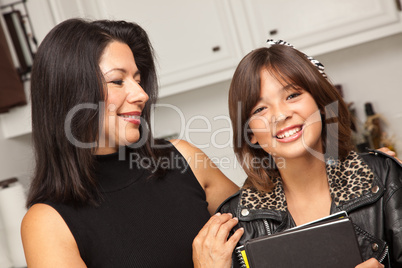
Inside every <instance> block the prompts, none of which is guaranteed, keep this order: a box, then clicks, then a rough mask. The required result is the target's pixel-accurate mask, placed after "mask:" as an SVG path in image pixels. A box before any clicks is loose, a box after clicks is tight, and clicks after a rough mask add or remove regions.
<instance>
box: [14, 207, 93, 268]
mask: <svg viewBox="0 0 402 268" xmlns="http://www.w3.org/2000/svg"><path fill="white" fill-rule="evenodd" d="M21 237H22V243H23V246H24V251H25V258H26V260H27V264H28V266H29V267H30V268H35V267H86V265H85V264H84V262H83V261H82V259H81V257H80V253H79V250H78V246H77V243H76V242H75V239H74V236H73V235H72V233H71V231H70V229H69V228H68V226H67V224H66V223H65V221H64V220H63V218H62V217H61V216H60V214H59V213H58V212H57V211H56V210H55V209H54V208H53V207H51V206H49V205H46V204H35V205H33V206H32V207H31V208H30V209H29V210H28V212H27V213H26V214H25V216H24V218H23V220H22V223H21Z"/></svg>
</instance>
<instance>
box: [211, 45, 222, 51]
mask: <svg viewBox="0 0 402 268" xmlns="http://www.w3.org/2000/svg"><path fill="white" fill-rule="evenodd" d="M220 50H221V47H220V46H215V47H213V48H212V51H213V52H218V51H220Z"/></svg>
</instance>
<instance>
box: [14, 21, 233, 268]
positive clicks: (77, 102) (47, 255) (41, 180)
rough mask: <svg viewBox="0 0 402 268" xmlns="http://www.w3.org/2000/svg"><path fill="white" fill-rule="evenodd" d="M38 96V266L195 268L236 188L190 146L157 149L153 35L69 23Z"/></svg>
mask: <svg viewBox="0 0 402 268" xmlns="http://www.w3.org/2000/svg"><path fill="white" fill-rule="evenodd" d="M31 92H32V96H31V98H32V126H33V132H32V135H33V141H34V147H35V153H36V167H35V174H34V177H33V180H32V183H31V188H30V191H29V195H28V201H27V205H28V208H29V210H28V212H27V214H26V216H25V217H24V219H23V222H22V227H21V228H22V240H23V245H24V250H25V255H26V260H27V263H28V266H29V267H30V268H34V267H41V268H43V267H52V268H53V267H192V266H193V263H192V255H191V243H192V241H193V238H194V237H195V236H196V234H197V232H198V231H199V230H200V229H201V227H202V226H203V224H204V223H205V222H207V220H208V219H209V217H210V215H211V214H212V213H213V212H214V211H215V210H216V209H217V207H218V205H219V204H220V203H221V202H222V201H223V200H224V199H225V198H226V197H228V196H230V195H231V194H233V193H234V192H236V191H237V190H238V188H237V186H236V185H235V184H233V183H232V182H231V181H230V180H228V179H227V178H226V177H225V176H224V175H223V174H222V173H221V172H220V171H219V169H217V168H216V167H215V166H213V164H212V163H211V162H210V160H209V159H208V158H207V157H206V156H205V154H203V153H202V152H201V151H200V150H198V149H196V148H194V147H193V146H191V145H189V144H188V143H186V142H184V141H175V142H174V146H173V145H172V144H171V143H169V142H164V141H154V140H153V139H152V135H151V130H150V128H149V126H150V112H151V106H152V104H153V103H155V100H156V97H157V80H156V74H155V65H154V59H153V51H152V47H151V44H150V42H149V39H148V37H147V34H146V33H145V31H144V30H143V29H142V28H141V27H140V26H138V25H137V24H134V23H127V22H123V21H94V22H88V21H84V20H80V19H71V20H67V21H65V22H62V23H61V24H59V25H57V26H56V27H55V28H54V29H53V30H52V31H51V32H50V33H49V34H48V35H47V36H46V38H45V39H44V40H43V42H42V43H41V45H40V47H39V49H38V51H37V54H36V56H35V62H34V66H33V70H32V78H31ZM201 161H204V162H205V161H206V162H207V164H204V165H201V164H200V162H201ZM197 163H198V165H197ZM235 223H236V222H235V221H234V220H231V221H229V222H227V224H229V225H230V226H231V227H233V226H234V224H235Z"/></svg>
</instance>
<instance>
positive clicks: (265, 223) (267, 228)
mask: <svg viewBox="0 0 402 268" xmlns="http://www.w3.org/2000/svg"><path fill="white" fill-rule="evenodd" d="M262 221H263V222H264V227H265V231H266V232H267V235H271V234H272V233H271V228H269V224H268V220H267V219H263V220H262Z"/></svg>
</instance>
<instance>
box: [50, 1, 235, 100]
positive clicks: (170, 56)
mask: <svg viewBox="0 0 402 268" xmlns="http://www.w3.org/2000/svg"><path fill="white" fill-rule="evenodd" d="M49 3H50V5H51V7H52V11H53V13H54V17H55V20H56V22H61V21H63V20H65V19H68V18H71V17H87V18H103V19H105V18H107V19H113V20H126V21H132V22H136V23H138V24H139V25H141V26H142V27H143V28H144V29H145V30H146V31H147V33H148V35H149V37H150V39H151V42H152V44H153V47H154V49H155V52H156V56H157V67H158V74H159V79H160V84H161V90H160V96H161V97H163V96H167V95H171V94H175V93H179V92H183V91H186V90H190V89H194V88H198V87H201V86H205V85H208V84H211V83H215V82H219V81H223V80H227V79H230V77H231V75H232V73H233V69H234V67H235V66H236V65H237V63H238V62H239V60H240V59H241V57H242V56H243V53H242V52H241V50H240V45H239V44H240V42H239V39H238V38H237V35H236V29H235V26H234V22H233V18H232V16H231V12H230V0H192V1H188V0H171V1H165V0H148V1H127V0H97V1H95V0H49Z"/></svg>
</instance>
